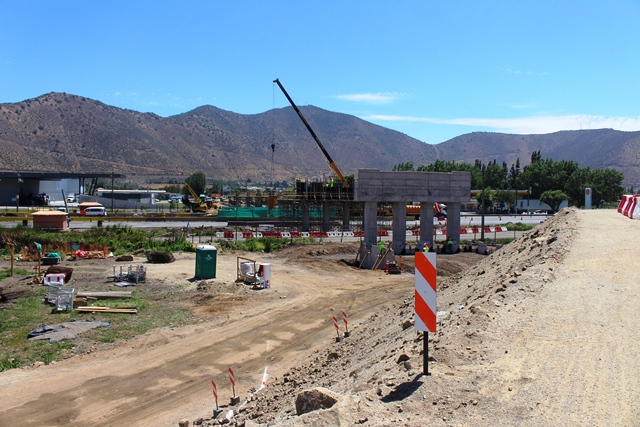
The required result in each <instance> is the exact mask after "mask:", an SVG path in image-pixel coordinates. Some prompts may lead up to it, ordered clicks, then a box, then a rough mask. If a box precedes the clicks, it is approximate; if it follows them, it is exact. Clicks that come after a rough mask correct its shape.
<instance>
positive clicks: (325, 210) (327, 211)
mask: <svg viewBox="0 0 640 427" xmlns="http://www.w3.org/2000/svg"><path fill="white" fill-rule="evenodd" d="M322 231H331V202H324V203H323V204H322Z"/></svg>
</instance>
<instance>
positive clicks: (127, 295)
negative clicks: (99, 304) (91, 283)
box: [77, 291, 131, 299]
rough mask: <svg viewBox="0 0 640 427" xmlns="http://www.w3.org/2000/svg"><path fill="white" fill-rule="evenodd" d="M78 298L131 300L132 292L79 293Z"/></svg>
mask: <svg viewBox="0 0 640 427" xmlns="http://www.w3.org/2000/svg"><path fill="white" fill-rule="evenodd" d="M77 296H78V297H81V298H86V297H88V298H98V299H108V298H131V291H115V292H110V291H105V292H84V291H83V292H78V293H77Z"/></svg>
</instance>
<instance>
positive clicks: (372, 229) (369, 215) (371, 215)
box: [362, 202, 378, 249]
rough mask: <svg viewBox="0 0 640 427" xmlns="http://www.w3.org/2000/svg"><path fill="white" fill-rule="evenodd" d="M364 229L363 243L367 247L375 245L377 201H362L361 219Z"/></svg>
mask: <svg viewBox="0 0 640 427" xmlns="http://www.w3.org/2000/svg"><path fill="white" fill-rule="evenodd" d="M362 228H363V229H364V243H365V245H366V246H367V249H369V248H371V246H375V245H376V242H377V240H378V203H377V202H364V218H363V219H362Z"/></svg>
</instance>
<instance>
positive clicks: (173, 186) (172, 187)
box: [163, 184, 182, 193]
mask: <svg viewBox="0 0 640 427" xmlns="http://www.w3.org/2000/svg"><path fill="white" fill-rule="evenodd" d="M163 190H164V191H166V192H167V193H180V192H181V191H182V187H181V186H180V185H176V184H171V185H165V186H164V188H163Z"/></svg>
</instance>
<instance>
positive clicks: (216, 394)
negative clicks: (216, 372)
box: [211, 380, 218, 402]
mask: <svg viewBox="0 0 640 427" xmlns="http://www.w3.org/2000/svg"><path fill="white" fill-rule="evenodd" d="M211 386H212V387H213V397H215V398H216V402H217V401H218V387H216V383H215V381H213V380H211Z"/></svg>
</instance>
